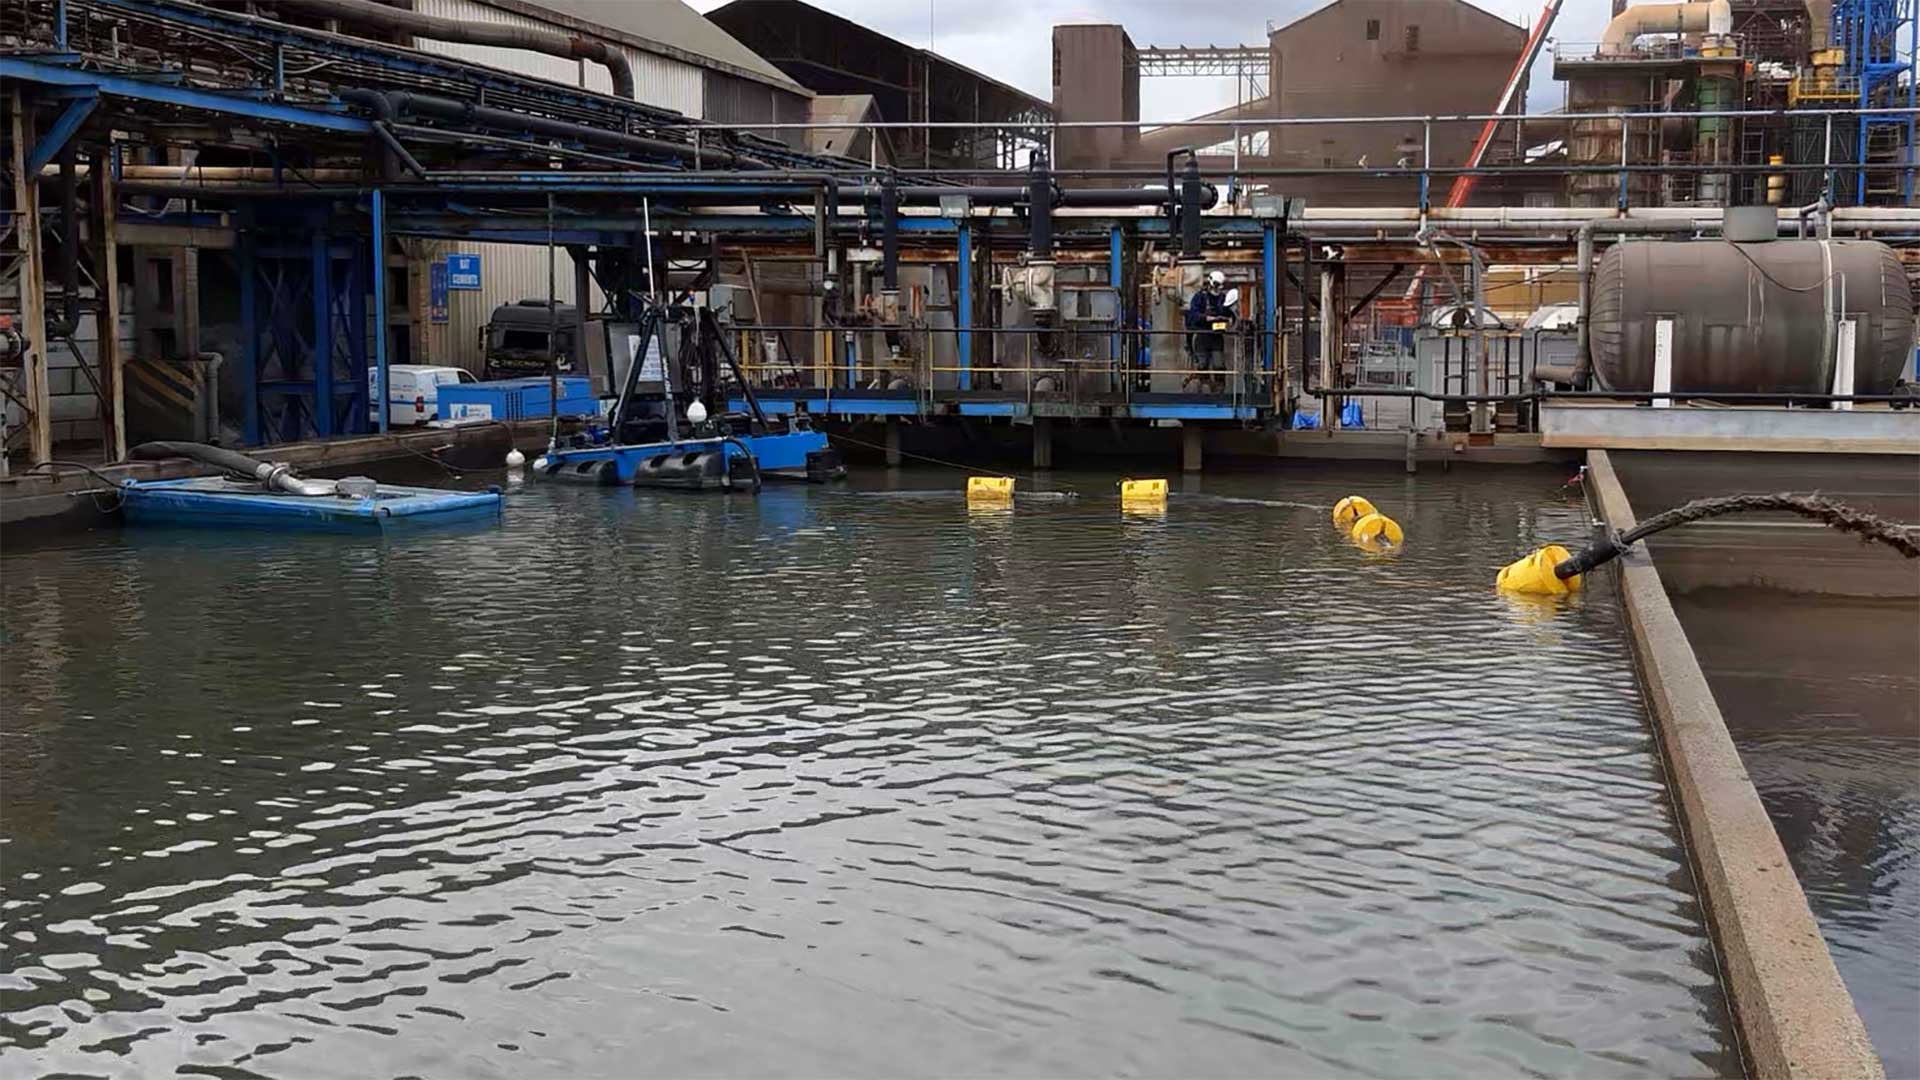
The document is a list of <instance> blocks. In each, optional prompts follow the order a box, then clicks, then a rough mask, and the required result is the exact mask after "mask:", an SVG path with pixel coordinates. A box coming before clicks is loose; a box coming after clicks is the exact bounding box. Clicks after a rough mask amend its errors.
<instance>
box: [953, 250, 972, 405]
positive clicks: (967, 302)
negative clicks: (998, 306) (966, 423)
mask: <svg viewBox="0 0 1920 1080" xmlns="http://www.w3.org/2000/svg"><path fill="white" fill-rule="evenodd" d="M959 259H960V295H959V296H958V297H956V298H955V300H954V307H955V309H956V310H955V311H954V320H953V321H954V325H955V326H956V327H957V328H958V329H959V335H958V339H959V341H958V346H959V347H958V350H957V352H958V356H957V357H956V359H957V360H958V361H959V367H960V378H959V379H958V380H956V381H957V383H958V385H959V387H960V389H962V390H971V389H973V223H972V222H967V221H962V222H961V223H960V246H959Z"/></svg>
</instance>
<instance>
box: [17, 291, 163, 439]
mask: <svg viewBox="0 0 1920 1080" xmlns="http://www.w3.org/2000/svg"><path fill="white" fill-rule="evenodd" d="M16 285H17V279H16V281H15V282H10V283H8V284H7V286H6V287H5V288H4V289H0V310H12V311H17V310H19V299H18V298H19V293H18V291H17V287H16ZM58 297H59V293H57V292H56V293H53V294H52V297H51V298H50V302H51V303H53V304H57V303H58ZM81 297H82V300H83V302H84V303H85V304H86V305H87V308H83V309H82V311H81V313H80V325H79V326H78V327H76V328H75V329H74V332H73V343H72V344H71V345H69V344H68V343H67V341H66V340H65V339H60V340H57V341H55V342H54V343H53V346H52V347H51V348H49V349H48V350H47V393H48V397H49V400H50V408H49V412H50V414H51V420H52V425H53V445H54V446H56V447H59V446H64V445H69V444H75V443H97V442H99V441H100V435H101V431H102V425H101V421H100V417H101V412H102V410H101V407H100V398H99V397H98V395H96V394H95V393H94V390H93V382H92V380H90V379H89V378H88V377H87V372H85V371H82V370H81V369H80V365H81V362H82V361H84V362H85V363H86V366H87V368H88V369H89V371H92V372H93V373H94V377H95V378H98V377H99V376H98V370H97V365H98V363H99V358H100V352H99V344H98V342H99V330H98V327H97V324H98V321H99V320H98V317H97V316H96V315H95V313H94V312H93V311H92V310H90V308H91V307H92V306H93V304H94V291H93V289H92V288H91V287H90V286H84V285H83V286H82V287H81ZM120 297H121V300H120V310H121V312H122V314H121V316H120V327H119V339H120V352H121V355H122V356H129V357H130V356H132V355H134V346H135V341H136V335H135V333H134V321H133V315H132V308H133V304H132V300H133V286H132V285H131V284H127V285H123V286H121V288H120ZM4 408H5V409H6V429H7V430H8V431H13V430H15V429H16V428H17V427H18V426H19V425H21V424H23V423H25V419H26V416H25V413H23V412H22V411H21V409H20V407H19V406H18V405H16V404H14V403H13V402H11V401H5V402H4ZM21 438H22V439H23V440H24V439H25V436H24V435H23V436H22V437H21Z"/></svg>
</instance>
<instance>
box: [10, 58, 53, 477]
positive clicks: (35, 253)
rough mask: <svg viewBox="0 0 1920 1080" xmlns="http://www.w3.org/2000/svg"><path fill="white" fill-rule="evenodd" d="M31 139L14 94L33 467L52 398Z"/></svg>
mask: <svg viewBox="0 0 1920 1080" xmlns="http://www.w3.org/2000/svg"><path fill="white" fill-rule="evenodd" d="M32 135H33V132H32V125H31V124H29V123H28V122H27V101H26V95H25V94H23V93H22V92H21V91H20V90H19V89H17V88H16V89H15V90H14V92H13V161H12V162H11V168H12V169H13V204H14V206H15V207H16V208H17V209H18V211H19V218H20V220H19V222H18V223H17V227H16V228H15V229H14V231H13V232H14V243H15V244H16V245H17V247H18V249H19V251H20V255H21V260H22V261H21V264H20V315H21V321H22V322H24V323H25V324H26V325H25V326H24V327H22V330H23V331H24V332H25V334H26V336H27V354H26V355H25V356H23V357H21V364H22V368H21V374H22V375H23V376H24V377H25V382H26V386H25V387H24V388H23V389H25V391H26V397H27V410H28V412H29V413H31V415H30V416H28V417H27V447H28V453H29V454H30V455H31V456H32V458H33V463H34V464H36V465H37V464H39V463H40V462H43V461H46V460H48V459H49V458H51V457H53V394H52V392H51V388H50V387H49V386H48V385H47V278H46V262H45V254H46V253H45V251H44V250H43V249H44V248H45V246H46V245H45V237H44V236H43V235H42V234H41V231H40V183H39V177H29V176H28V175H27V144H28V143H29V142H30V141H31V137H32Z"/></svg>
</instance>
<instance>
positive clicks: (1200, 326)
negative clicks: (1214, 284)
mask: <svg viewBox="0 0 1920 1080" xmlns="http://www.w3.org/2000/svg"><path fill="white" fill-rule="evenodd" d="M1232 318H1233V315H1232V313H1231V312H1229V311H1228V310H1227V302H1226V297H1224V296H1222V295H1221V294H1219V293H1217V292H1215V291H1214V290H1212V289H1200V290H1197V291H1195V292H1194V294H1193V299H1192V300H1190V301H1188V302H1187V329H1188V330H1190V331H1193V333H1192V334H1191V335H1190V336H1189V337H1188V339H1187V340H1188V348H1189V349H1190V350H1191V351H1192V353H1193V361H1194V364H1193V366H1194V367H1196V368H1199V369H1201V370H1203V371H1218V370H1219V369H1220V357H1221V354H1222V353H1223V352H1225V351H1226V335H1224V334H1222V333H1220V332H1219V331H1217V330H1214V329H1212V327H1213V324H1214V323H1215V322H1218V321H1227V320H1231V319H1232Z"/></svg>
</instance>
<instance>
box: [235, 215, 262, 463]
mask: <svg viewBox="0 0 1920 1080" xmlns="http://www.w3.org/2000/svg"><path fill="white" fill-rule="evenodd" d="M238 237H239V241H240V251H239V261H240V429H241V437H242V438H243V439H244V440H245V441H246V444H247V445H248V446H259V445H260V442H261V439H260V316H259V312H258V311H257V308H258V307H259V298H258V297H257V296H256V295H255V294H256V291H257V288H256V282H257V281H258V280H259V273H260V271H259V269H258V268H257V267H256V266H255V264H254V255H253V247H254V230H253V208H252V205H251V204H250V203H245V202H243V203H242V204H241V209H240V228H239V230H238Z"/></svg>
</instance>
